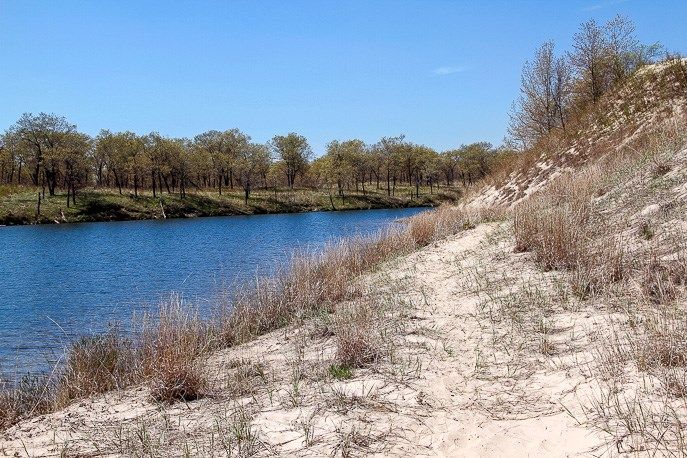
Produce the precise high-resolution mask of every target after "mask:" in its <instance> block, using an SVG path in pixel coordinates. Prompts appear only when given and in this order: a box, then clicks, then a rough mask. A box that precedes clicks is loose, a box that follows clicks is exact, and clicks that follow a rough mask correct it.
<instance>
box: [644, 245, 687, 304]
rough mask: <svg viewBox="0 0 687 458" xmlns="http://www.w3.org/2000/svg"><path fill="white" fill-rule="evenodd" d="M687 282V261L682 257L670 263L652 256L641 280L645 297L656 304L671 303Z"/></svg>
mask: <svg viewBox="0 0 687 458" xmlns="http://www.w3.org/2000/svg"><path fill="white" fill-rule="evenodd" d="M686 282H687V259H684V257H682V256H680V257H678V258H677V259H673V260H668V261H661V260H659V259H657V257H655V256H652V258H651V260H650V261H649V262H648V263H647V265H646V266H645V268H644V272H643V275H642V277H641V280H640V283H641V287H642V292H643V293H644V296H645V297H646V298H647V299H648V300H650V301H651V302H653V303H655V304H665V303H668V302H671V301H672V300H673V299H675V297H676V296H677V293H678V287H680V286H684V285H685V283H686Z"/></svg>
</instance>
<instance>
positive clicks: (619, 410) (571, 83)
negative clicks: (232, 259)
mask: <svg viewBox="0 0 687 458" xmlns="http://www.w3.org/2000/svg"><path fill="white" fill-rule="evenodd" d="M619 37H622V39H620V38H619ZM573 41H574V47H573V49H571V50H570V51H569V52H568V53H567V54H563V55H561V56H559V57H557V56H556V55H555V52H554V46H553V44H552V43H545V44H544V45H543V46H542V47H541V48H540V49H539V50H538V51H537V53H536V55H535V59H534V60H533V61H532V62H530V63H527V64H526V65H525V69H524V71H523V75H524V78H523V88H522V97H521V98H520V99H519V101H518V102H517V103H516V105H515V109H514V112H513V114H512V123H511V132H510V135H511V140H512V142H511V143H510V144H509V146H508V147H504V148H498V149H493V148H492V149H491V150H490V153H489V154H490V156H488V161H487V162H486V163H487V164H488V165H489V167H488V168H486V169H484V170H483V173H481V174H479V178H476V179H473V180H467V181H466V183H464V185H465V186H462V183H461V190H460V193H461V195H462V197H461V202H460V204H459V205H442V206H440V207H439V208H437V209H434V210H431V211H428V212H424V213H422V214H419V215H417V216H414V217H412V218H410V219H408V220H407V221H406V224H405V225H403V226H402V227H397V228H394V229H389V230H388V231H384V232H381V233H379V234H377V235H375V236H373V237H370V238H354V239H349V240H344V241H341V242H338V243H336V244H333V245H331V246H329V247H327V248H326V249H324V250H322V251H321V252H317V253H305V254H303V253H301V254H296V255H294V257H293V258H292V260H291V261H290V263H288V264H287V265H285V266H284V267H283V268H282V269H281V270H279V271H278V272H277V274H275V275H274V276H271V277H264V278H257V279H255V281H254V282H251V283H249V284H245V285H243V286H242V287H240V288H237V289H235V290H234V291H233V292H232V293H231V294H228V295H227V297H226V300H225V301H224V302H223V303H219V304H217V305H216V308H215V309H214V310H213V313H212V316H211V317H210V318H207V319H201V318H200V317H199V315H198V313H197V311H196V310H195V309H194V308H193V307H192V306H189V305H187V304H184V303H183V302H182V301H180V300H179V299H178V298H172V300H170V302H169V303H167V304H163V305H161V307H160V309H159V312H158V314H157V315H154V316H152V315H151V316H145V317H140V318H139V319H138V320H137V321H136V323H135V326H134V327H135V330H134V332H132V333H130V334H127V335H123V334H120V333H117V332H115V331H113V332H111V333H109V334H105V335H100V336H93V337H84V338H83V339H81V340H79V341H78V342H76V343H74V344H73V345H72V346H71V347H70V348H69V349H67V351H66V354H65V359H64V361H63V363H62V364H61V365H60V366H59V367H57V368H56V369H55V371H54V372H53V373H51V374H45V375H38V376H27V377H24V378H23V379H21V381H20V382H19V383H18V384H13V385H12V384H9V383H8V384H7V386H6V388H5V389H4V390H3V391H2V394H0V425H1V426H2V427H3V428H4V433H3V434H4V435H3V436H2V437H3V442H4V444H2V445H0V451H1V452H3V453H7V454H9V453H19V454H21V453H26V454H29V455H41V454H43V455H47V454H53V455H62V456H68V455H70V454H75V455H84V454H91V455H128V456H170V455H182V456H195V455H201V456H254V455H257V456H275V455H276V456H294V455H297V456H322V455H325V454H326V455H340V456H344V457H346V456H355V455H361V454H380V455H442V456H456V455H458V456H460V455H466V456H474V455H491V456H503V455H509V456H521V455H522V456H532V455H537V454H539V455H541V454H547V455H565V456H569V455H572V454H583V455H590V454H593V455H605V454H608V455H612V456H615V455H634V454H640V455H642V454H647V455H652V456H683V455H685V454H687V443H686V441H685V436H684V426H685V424H686V423H687V403H686V402H685V401H686V400H687V340H686V338H685V330H686V329H685V327H686V325H685V323H687V321H685V319H686V318H687V317H686V316H685V311H684V304H685V299H686V298H687V252H686V250H687V238H686V235H687V234H686V233H685V231H686V230H687V219H686V217H685V215H687V213H686V212H685V210H686V209H687V185H686V183H687V129H686V128H685V126H686V125H687V61H686V60H684V59H681V58H679V57H676V56H667V57H666V58H665V59H660V60H658V61H655V57H656V55H657V53H658V48H657V47H656V46H654V45H644V44H642V43H640V42H639V41H638V40H636V39H635V38H634V33H633V26H632V24H631V23H630V22H629V21H627V20H626V19H624V18H620V17H619V18H616V19H614V20H612V21H610V22H609V23H608V24H604V25H598V24H596V23H595V22H593V21H589V22H587V23H585V24H583V25H582V26H581V28H580V31H579V33H578V34H577V35H576V36H575V37H574V40H573ZM592 42H593V43H594V44H596V45H598V46H594V47H592V46H590V43H592ZM592 70H593V71H592ZM543 96H547V97H543ZM548 96H550V97H548ZM399 141H400V142H401V143H403V141H402V139H401V140H399ZM381 143H383V141H382V142H381ZM332 145H333V146H332V150H331V151H334V152H336V151H340V150H339V147H340V146H341V145H340V144H337V143H333V144H332ZM349 146H350V145H349ZM379 148H381V149H376V150H375V149H373V150H375V151H383V147H382V146H380V147H379ZM344 149H346V148H344ZM326 157H328V159H323V161H325V160H326V161H331V160H334V158H335V157H336V156H335V155H329V156H326ZM458 164H459V165H458V168H457V169H456V170H460V164H461V162H460V161H459V162H458ZM330 165H331V164H330ZM310 167H311V169H310V172H308V173H312V169H313V168H316V165H315V164H314V163H313V164H310ZM287 169H288V167H287ZM334 169H336V168H334ZM334 169H329V170H334ZM423 170H425V171H423V172H422V173H421V174H419V173H414V172H409V173H407V174H406V175H404V176H405V178H406V185H407V186H410V185H417V186H418V187H417V188H414V189H415V190H416V193H415V197H414V198H417V197H418V194H419V193H418V192H417V191H418V189H420V188H419V186H420V184H421V185H422V186H427V185H428V184H429V183H428V181H427V179H428V178H427V177H428V176H429V175H427V172H426V169H423ZM330 173H333V172H330ZM400 173H401V172H399V174H400ZM155 176H157V175H155ZM284 176H285V178H286V179H287V181H288V182H287V187H288V186H289V185H292V184H293V181H294V179H298V177H300V179H305V178H304V176H305V175H298V174H295V175H291V176H289V175H288V174H287V173H286V172H285V173H284ZM337 176H341V175H336V174H334V175H330V183H332V188H331V189H335V190H336V191H334V192H332V193H331V194H326V195H329V196H331V195H333V196H337V195H339V194H337V193H338V192H339V191H341V190H344V189H346V186H345V185H339V184H338V181H337V180H336V179H332V178H331V177H335V178H336V177H337ZM389 176H391V175H389ZM399 176H400V175H399ZM419 176H420V177H422V178H421V179H418V178H417V177H419ZM455 176H456V177H458V178H456V179H457V180H458V181H460V178H459V177H460V176H459V175H455ZM294 177H295V178H294ZM349 177H350V175H349ZM368 178H369V177H368ZM368 178H366V179H365V181H367V180H368ZM152 180H153V181H155V178H152ZM418 180H420V181H421V183H420V182H419V181H418ZM163 181H164V180H163ZM373 181H374V180H373ZM469 181H472V183H469ZM156 182H157V183H158V184H159V180H158V181H156ZM219 182H222V179H221V178H220V180H219ZM350 183H351V188H354V187H355V183H354V182H350ZM388 183H391V179H389V181H388ZM436 183H438V180H437V181H434V184H436ZM216 184H217V183H215V185H216ZM449 185H451V180H450V179H449V180H448V183H447V188H448V186H449ZM380 188H381V189H382V194H383V191H386V192H387V197H388V194H390V193H391V189H392V188H391V187H388V188H386V189H385V187H384V180H382V184H381V185H380ZM407 189H408V190H410V189H411V188H407ZM425 189H426V188H425ZM441 189H445V188H441ZM151 192H152V190H151ZM430 192H437V193H438V192H441V190H436V189H434V185H432V190H431V191H430ZM158 194H161V191H160V190H158V192H157V193H156V195H155V198H159V197H158ZM256 196H257V193H256ZM165 197H166V196H165ZM339 197H340V195H339ZM186 198H190V194H189V195H188V196H187V197H186ZM256 198H257V197H256ZM78 199H79V197H78V196H77V202H78ZM39 415H40V417H38V418H36V417H37V416H39Z"/></svg>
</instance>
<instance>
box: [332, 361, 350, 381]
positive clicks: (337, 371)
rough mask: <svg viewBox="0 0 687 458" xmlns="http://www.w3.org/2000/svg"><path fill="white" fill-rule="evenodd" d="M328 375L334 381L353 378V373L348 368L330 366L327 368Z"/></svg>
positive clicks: (337, 365) (335, 365) (336, 365)
mask: <svg viewBox="0 0 687 458" xmlns="http://www.w3.org/2000/svg"><path fill="white" fill-rule="evenodd" d="M329 375H331V376H332V378H335V379H336V380H349V379H351V378H353V371H352V370H351V368H350V367H347V366H341V365H339V364H332V365H331V366H329Z"/></svg>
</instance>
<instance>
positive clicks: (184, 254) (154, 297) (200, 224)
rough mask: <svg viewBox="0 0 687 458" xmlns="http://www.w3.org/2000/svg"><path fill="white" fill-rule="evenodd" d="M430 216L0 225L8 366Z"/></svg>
mask: <svg viewBox="0 0 687 458" xmlns="http://www.w3.org/2000/svg"><path fill="white" fill-rule="evenodd" d="M423 210H424V209H422V208H408V209H388V210H362V211H346V212H311V213H293V214H278V215H251V216H227V217H215V218H197V219H175V220H162V221H124V222H107V223H83V224H62V225H46V226H19V227H0V368H2V369H4V370H5V371H6V372H9V373H22V372H26V371H40V370H43V369H45V368H46V367H49V364H51V363H52V362H54V361H55V358H56V356H57V355H59V354H61V352H62V349H63V348H64V347H65V346H66V345H67V344H68V343H69V342H70V341H71V340H73V339H74V338H75V337H78V336H80V335H87V334H92V333H95V332H99V331H102V330H104V329H107V326H108V324H109V323H115V322H122V323H126V322H127V321H128V320H130V318H131V315H132V313H133V312H134V311H140V310H142V309H144V308H146V307H150V306H154V305H156V304H158V303H159V302H160V301H161V300H166V299H168V298H169V297H170V294H171V293H173V292H174V293H178V294H180V295H181V296H182V297H183V299H184V300H185V301H186V302H190V303H193V304H197V305H198V306H199V307H201V309H206V310H207V309H210V308H211V307H212V304H213V303H214V302H215V300H216V298H217V297H218V295H219V294H220V292H222V291H226V288H230V287H231V285H234V284H236V283H237V282H241V281H242V280H247V279H250V278H251V277H255V275H256V274H268V273H270V271H271V269H272V268H273V267H274V266H275V265H277V264H278V263H283V262H284V261H285V260H287V259H288V258H289V256H290V254H291V253H292V252H293V251H294V250H296V249H298V250H302V249H306V250H317V249H318V248H322V247H323V246H324V245H325V244H326V243H327V242H330V241H333V240H336V239H339V238H342V237H349V236H354V235H366V234H371V233H373V232H375V231H377V230H379V229H381V228H383V227H385V226H388V225H390V224H393V222H394V221H396V220H397V219H399V218H404V217H408V216H412V215H414V214H416V213H419V212H421V211H423Z"/></svg>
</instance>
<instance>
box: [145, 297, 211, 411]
mask: <svg viewBox="0 0 687 458" xmlns="http://www.w3.org/2000/svg"><path fill="white" fill-rule="evenodd" d="M140 336H141V337H140V339H141V341H140V342H141V343H140V348H139V350H138V351H139V358H140V361H141V366H142V374H143V377H144V378H145V379H146V380H149V381H150V391H151V395H152V397H153V398H154V399H156V400H158V401H164V402H174V401H192V400H194V399H197V398H199V397H200V396H201V394H202V391H203V389H204V388H205V386H206V380H205V377H204V375H203V373H202V372H201V371H200V369H199V367H198V364H197V361H196V359H197V358H198V356H200V355H202V354H203V353H205V352H206V351H207V350H208V349H210V348H211V335H210V332H209V329H208V327H207V325H206V323H204V322H203V321H201V320H200V318H199V317H198V315H197V312H195V311H192V310H189V309H188V308H186V307H184V305H183V303H182V302H181V301H180V300H179V299H178V298H174V299H173V300H172V301H171V303H170V304H167V305H164V306H162V307H160V310H159V315H158V316H157V317H156V318H155V320H150V319H146V320H144V322H143V326H142V330H141V331H140Z"/></svg>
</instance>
